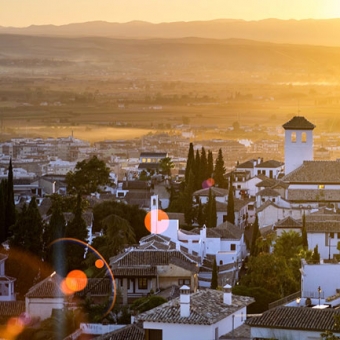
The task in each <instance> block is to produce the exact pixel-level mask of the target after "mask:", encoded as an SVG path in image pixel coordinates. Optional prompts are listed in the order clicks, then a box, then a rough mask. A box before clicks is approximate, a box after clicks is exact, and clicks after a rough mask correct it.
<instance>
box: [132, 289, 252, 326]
mask: <svg viewBox="0 0 340 340" xmlns="http://www.w3.org/2000/svg"><path fill="white" fill-rule="evenodd" d="M253 302H254V299H253V298H251V297H247V296H236V295H233V296H232V305H226V304H224V303H223V292H221V291H217V290H212V289H206V290H200V291H199V292H197V293H193V294H191V295H190V316H189V317H181V315H180V303H179V298H176V299H174V300H171V301H169V302H167V303H164V304H162V305H161V306H159V307H156V308H154V309H151V310H149V311H147V312H144V313H142V314H140V315H138V316H137V317H136V319H137V320H138V321H149V322H164V323H177V324H193V325H212V324H214V323H216V322H218V321H220V320H222V319H224V318H226V317H227V316H228V315H230V314H232V313H234V312H236V311H237V310H239V309H240V308H243V307H245V306H247V305H249V304H251V303H253Z"/></svg>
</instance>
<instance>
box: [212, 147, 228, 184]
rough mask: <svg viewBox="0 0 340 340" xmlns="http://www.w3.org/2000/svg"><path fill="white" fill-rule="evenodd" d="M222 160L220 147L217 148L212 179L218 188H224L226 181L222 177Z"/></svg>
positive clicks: (223, 169) (223, 172) (223, 171)
mask: <svg viewBox="0 0 340 340" xmlns="http://www.w3.org/2000/svg"><path fill="white" fill-rule="evenodd" d="M225 171H226V170H225V167H224V160H223V155H222V149H219V150H218V155H217V158H216V162H215V171H214V180H215V185H216V186H218V187H219V188H226V186H227V181H226V179H225V178H224V174H225Z"/></svg>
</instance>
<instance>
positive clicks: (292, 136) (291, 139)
mask: <svg viewBox="0 0 340 340" xmlns="http://www.w3.org/2000/svg"><path fill="white" fill-rule="evenodd" d="M290 141H291V142H292V143H296V132H292V133H291V135H290Z"/></svg>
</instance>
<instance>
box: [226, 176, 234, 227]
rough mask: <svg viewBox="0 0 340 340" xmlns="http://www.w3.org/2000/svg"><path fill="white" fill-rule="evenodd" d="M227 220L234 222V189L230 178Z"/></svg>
mask: <svg viewBox="0 0 340 340" xmlns="http://www.w3.org/2000/svg"><path fill="white" fill-rule="evenodd" d="M227 221H228V222H230V223H232V224H235V207H234V190H233V184H232V180H231V178H230V187H229V192H228V205H227Z"/></svg>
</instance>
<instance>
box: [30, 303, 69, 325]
mask: <svg viewBox="0 0 340 340" xmlns="http://www.w3.org/2000/svg"><path fill="white" fill-rule="evenodd" d="M25 302H26V313H28V314H29V315H30V316H31V317H32V316H37V317H40V319H41V320H45V319H47V318H49V317H50V316H51V314H52V309H62V308H64V299H63V298H46V299H38V298H26V299H25Z"/></svg>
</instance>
